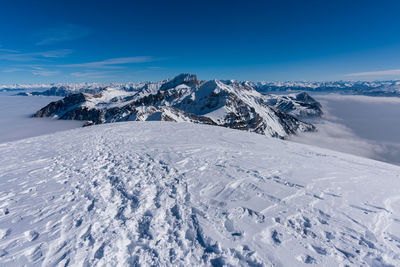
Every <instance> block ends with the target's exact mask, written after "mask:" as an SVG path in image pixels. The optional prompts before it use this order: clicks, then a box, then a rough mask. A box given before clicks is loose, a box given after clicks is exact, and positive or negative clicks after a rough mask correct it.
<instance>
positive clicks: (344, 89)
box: [250, 80, 400, 96]
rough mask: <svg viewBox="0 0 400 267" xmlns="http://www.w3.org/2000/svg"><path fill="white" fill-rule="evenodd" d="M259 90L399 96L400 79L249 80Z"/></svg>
mask: <svg viewBox="0 0 400 267" xmlns="http://www.w3.org/2000/svg"><path fill="white" fill-rule="evenodd" d="M250 84H251V86H253V87H254V88H255V89H256V90H258V91H259V92H285V91H312V92H339V93H346V94H356V95H369V96H400V81H398V80H394V81H333V82H306V81H305V82H250Z"/></svg>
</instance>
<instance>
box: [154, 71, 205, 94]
mask: <svg viewBox="0 0 400 267" xmlns="http://www.w3.org/2000/svg"><path fill="white" fill-rule="evenodd" d="M181 84H184V85H187V86H189V87H195V86H198V85H199V82H198V80H197V76H196V75H195V74H189V73H182V74H179V75H178V76H176V77H175V78H173V79H172V80H170V81H168V82H166V83H164V84H163V85H162V86H161V88H160V90H168V89H171V88H175V87H177V86H178V85H181Z"/></svg>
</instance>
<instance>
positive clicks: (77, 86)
mask: <svg viewBox="0 0 400 267" xmlns="http://www.w3.org/2000/svg"><path fill="white" fill-rule="evenodd" d="M165 82H168V80H165V81H162V82H136V83H135V82H131V83H111V84H104V83H60V84H28V85H26V84H25V85H24V84H22V85H12V86H6V85H2V86H0V92H4V91H25V92H21V93H18V95H26V96H29V95H48V96H67V95H72V94H75V93H79V92H81V93H92V94H93V93H98V92H100V91H101V90H103V89H104V88H106V87H113V88H118V89H121V90H126V91H137V90H139V89H141V88H142V87H143V86H146V85H148V84H159V83H165ZM221 82H223V83H225V84H232V83H246V84H247V85H249V86H251V87H253V88H254V89H255V90H257V91H259V92H261V93H269V92H275V93H276V92H298V91H309V92H337V93H342V94H357V95H369V96H397V97H400V80H395V81H334V82H249V81H246V82H238V81H234V80H226V81H221Z"/></svg>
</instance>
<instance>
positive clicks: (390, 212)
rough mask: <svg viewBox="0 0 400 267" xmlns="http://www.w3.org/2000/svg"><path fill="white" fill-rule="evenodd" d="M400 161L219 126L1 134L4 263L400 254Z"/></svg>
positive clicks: (321, 260)
mask: <svg viewBox="0 0 400 267" xmlns="http://www.w3.org/2000/svg"><path fill="white" fill-rule="evenodd" d="M399 182H400V168H399V167H396V166H394V165H389V164H385V163H380V162H377V161H372V160H368V159H363V158H359V157H355V156H350V155H345V154H340V153H336V152H331V151H328V150H323V149H319V148H315V147H311V146H304V145H300V144H295V143H291V142H287V141H282V140H278V139H273V138H269V137H266V136H262V135H257V134H251V133H246V132H242V131H237V130H231V129H227V128H222V127H215V126H207V125H197V124H189V123H167V122H127V123H116V124H104V125H99V126H93V127H86V128H81V129H75V130H71V131H66V132H60V133H56V134H52V135H47V136H41V137H35V138H30V139H25V140H21V141H18V142H12V143H3V144H0V188H1V191H0V200H1V202H0V206H1V207H0V212H1V213H0V265H1V266H22V265H24V264H27V265H44V266H53V265H61V266H64V265H73V266H75V265H78V266H93V265H97V266H129V265H133V266H136V265H138V264H143V265H144V266H147V265H152V264H156V265H161V266H165V265H171V266H172V265H173V266H179V265H182V266H184V265H186V266H187V265H192V266H198V265H213V266H221V265H224V264H226V265H233V266H238V265H249V266H264V265H265V266H270V265H275V266H298V265H303V264H304V265H306V264H314V265H319V266H338V265H357V266H359V265H372V266H390V265H393V266H399V264H400V191H399Z"/></svg>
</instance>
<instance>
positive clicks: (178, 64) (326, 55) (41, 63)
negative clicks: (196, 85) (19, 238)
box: [0, 0, 400, 84]
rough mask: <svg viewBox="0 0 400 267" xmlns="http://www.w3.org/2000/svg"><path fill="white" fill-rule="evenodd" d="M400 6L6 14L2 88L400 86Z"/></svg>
mask: <svg viewBox="0 0 400 267" xmlns="http://www.w3.org/2000/svg"><path fill="white" fill-rule="evenodd" d="M399 11H400V1H385V0H381V1H368V0H363V1H358V0H351V1H350V0H346V1H341V0H336V1H329V0H326V1H321V0H313V1H311V0H304V1H302V0H292V1H289V0H270V1H268V0H264V1H261V0H260V1H251V0H247V1H236V0H230V1H225V0H214V1H208V0H205V1H144V0H143V1H119V0H113V1H101V0H96V1H94V0H93V1H92V0H86V1H82V0H80V1H78V0H68V1H62V0H59V1H54V0H52V1H41V0H37V1H19V0H12V1H11V0H4V1H1V4H0V22H1V23H0V25H1V26H0V84H13V83H36V82H45V83H48V82H86V81H87V82H93V81H98V82H125V81H144V80H161V79H165V78H167V77H172V76H175V75H177V74H179V73H182V72H189V73H196V74H197V75H198V76H199V78H200V79H213V78H217V79H238V80H254V81H260V80H269V81H277V80H283V81H287V80H375V79H380V80H388V79H400V34H399V33H400V15H399Z"/></svg>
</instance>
